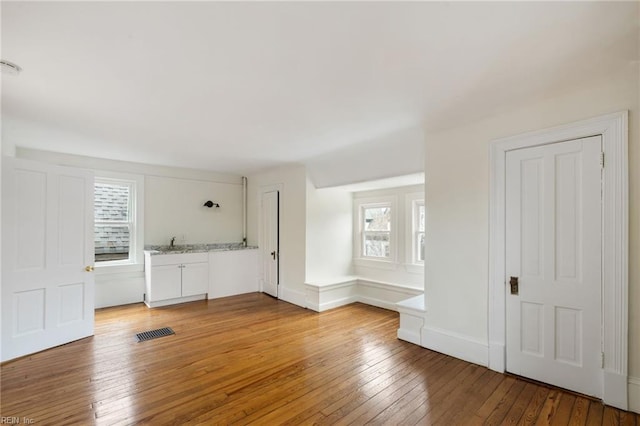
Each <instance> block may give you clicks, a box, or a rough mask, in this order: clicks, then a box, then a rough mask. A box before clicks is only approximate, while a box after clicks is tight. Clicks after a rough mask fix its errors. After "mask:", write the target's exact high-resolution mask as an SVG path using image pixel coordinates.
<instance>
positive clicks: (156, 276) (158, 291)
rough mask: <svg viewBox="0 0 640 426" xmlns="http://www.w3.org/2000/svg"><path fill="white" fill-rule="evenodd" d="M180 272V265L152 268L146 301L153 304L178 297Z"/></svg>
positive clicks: (179, 293) (179, 292)
mask: <svg viewBox="0 0 640 426" xmlns="http://www.w3.org/2000/svg"><path fill="white" fill-rule="evenodd" d="M181 271H182V269H181V268H180V265H162V266H152V267H151V283H150V284H151V285H150V286H149V294H148V295H147V297H148V300H149V301H150V302H155V301H157V300H166V299H175V298H177V297H180V296H181V295H182V294H181V288H180V287H181V286H180V281H181V275H180V273H181Z"/></svg>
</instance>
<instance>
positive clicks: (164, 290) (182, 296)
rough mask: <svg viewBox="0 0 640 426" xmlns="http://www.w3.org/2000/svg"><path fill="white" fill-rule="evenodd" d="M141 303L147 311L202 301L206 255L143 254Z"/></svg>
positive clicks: (206, 285) (206, 277)
mask: <svg viewBox="0 0 640 426" xmlns="http://www.w3.org/2000/svg"><path fill="white" fill-rule="evenodd" d="M144 264H145V265H144V266H145V284H146V293H145V298H144V302H145V303H146V304H147V306H149V307H150V308H153V307H157V306H165V305H171V304H174V303H184V302H191V301H194V300H200V299H206V297H207V291H208V289H209V254H208V253H180V254H156V255H154V256H152V255H151V254H150V253H145V258H144Z"/></svg>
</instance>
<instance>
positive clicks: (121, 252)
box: [94, 178, 135, 263]
mask: <svg viewBox="0 0 640 426" xmlns="http://www.w3.org/2000/svg"><path fill="white" fill-rule="evenodd" d="M94 191H95V192H94V215H95V223H94V235H95V236H94V241H95V261H96V263H98V262H111V261H122V260H126V261H129V260H130V259H131V250H132V243H133V241H132V238H131V236H132V235H135V214H134V209H133V197H134V195H135V183H134V182H127V181H117V180H112V179H100V178H96V181H95V186H94ZM134 250H135V248H134Z"/></svg>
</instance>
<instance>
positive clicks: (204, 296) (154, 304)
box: [144, 293, 207, 308]
mask: <svg viewBox="0 0 640 426" xmlns="http://www.w3.org/2000/svg"><path fill="white" fill-rule="evenodd" d="M197 300H207V294H206V293H205V294H197V295H195V296H187V297H178V298H177V299H167V300H158V301H155V302H149V301H147V300H145V301H144V303H145V305H147V306H148V307H149V308H159V307H161V306H169V305H177V304H180V303H188V302H195V301H197Z"/></svg>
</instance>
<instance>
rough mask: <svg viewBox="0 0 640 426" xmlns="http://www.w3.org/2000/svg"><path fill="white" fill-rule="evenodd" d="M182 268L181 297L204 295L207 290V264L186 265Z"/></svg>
mask: <svg viewBox="0 0 640 426" xmlns="http://www.w3.org/2000/svg"><path fill="white" fill-rule="evenodd" d="M183 266H184V267H183V268H182V296H195V295H197V294H205V293H207V290H208V289H209V263H207V262H203V263H187V264H185V265H183Z"/></svg>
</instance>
